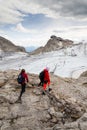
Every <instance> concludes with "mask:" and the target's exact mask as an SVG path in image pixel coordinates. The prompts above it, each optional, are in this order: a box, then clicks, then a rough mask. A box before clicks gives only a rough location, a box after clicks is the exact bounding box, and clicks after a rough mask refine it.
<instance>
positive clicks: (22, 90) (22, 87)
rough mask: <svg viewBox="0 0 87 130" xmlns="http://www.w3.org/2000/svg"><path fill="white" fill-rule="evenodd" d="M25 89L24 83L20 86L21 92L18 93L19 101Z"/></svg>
mask: <svg viewBox="0 0 87 130" xmlns="http://www.w3.org/2000/svg"><path fill="white" fill-rule="evenodd" d="M25 88H26V84H25V83H24V84H22V85H21V92H20V96H19V100H21V97H22V94H23V93H24V92H25Z"/></svg>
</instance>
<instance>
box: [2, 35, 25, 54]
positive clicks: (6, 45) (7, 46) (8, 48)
mask: <svg viewBox="0 0 87 130" xmlns="http://www.w3.org/2000/svg"><path fill="white" fill-rule="evenodd" d="M0 51H1V52H26V51H25V48H24V47H20V46H16V45H14V44H13V43H12V42H11V41H9V40H7V39H6V38H3V37H1V36H0Z"/></svg>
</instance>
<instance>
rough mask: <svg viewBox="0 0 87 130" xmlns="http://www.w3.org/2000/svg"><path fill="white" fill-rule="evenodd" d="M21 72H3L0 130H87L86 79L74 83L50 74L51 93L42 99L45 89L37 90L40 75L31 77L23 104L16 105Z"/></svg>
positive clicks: (0, 93)
mask: <svg viewBox="0 0 87 130" xmlns="http://www.w3.org/2000/svg"><path fill="white" fill-rule="evenodd" d="M19 72H20V71H16V70H8V71H3V72H0V129H1V130H86V129H87V87H86V86H84V83H85V85H86V84H87V77H86V76H85V77H84V75H82V76H81V77H80V78H79V79H78V80H74V79H68V78H67V79H66V78H64V79H62V78H60V77H57V76H54V75H52V74H50V76H51V85H50V87H51V88H52V91H51V92H50V93H49V92H46V95H42V87H41V86H40V87H37V84H38V83H39V79H38V75H34V74H28V76H29V83H28V84H27V88H26V92H25V93H24V94H23V97H22V103H15V101H16V100H17V98H18V96H19V93H20V85H19V84H18V83H17V81H16V79H17V75H18V74H19ZM85 75H86V74H85ZM32 84H33V86H32Z"/></svg>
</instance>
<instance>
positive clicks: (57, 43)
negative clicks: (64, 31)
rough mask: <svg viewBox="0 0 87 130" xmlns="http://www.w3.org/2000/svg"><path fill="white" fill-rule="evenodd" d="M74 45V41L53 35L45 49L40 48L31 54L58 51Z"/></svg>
mask: <svg viewBox="0 0 87 130" xmlns="http://www.w3.org/2000/svg"><path fill="white" fill-rule="evenodd" d="M72 45H74V44H73V41H71V40H68V39H63V38H61V37H56V36H54V35H52V36H51V37H50V39H49V40H48V42H47V44H46V45H45V46H44V47H40V48H38V49H36V50H35V51H33V52H31V53H30V54H38V53H43V52H50V51H56V50H59V49H63V48H67V47H70V46H72Z"/></svg>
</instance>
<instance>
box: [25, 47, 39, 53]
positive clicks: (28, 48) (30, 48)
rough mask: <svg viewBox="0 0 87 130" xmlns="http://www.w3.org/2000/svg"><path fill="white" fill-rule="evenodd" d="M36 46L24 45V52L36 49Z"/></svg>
mask: <svg viewBox="0 0 87 130" xmlns="http://www.w3.org/2000/svg"><path fill="white" fill-rule="evenodd" d="M37 48H38V47H36V46H29V47H25V50H26V52H32V51H34V50H36V49H37Z"/></svg>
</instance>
